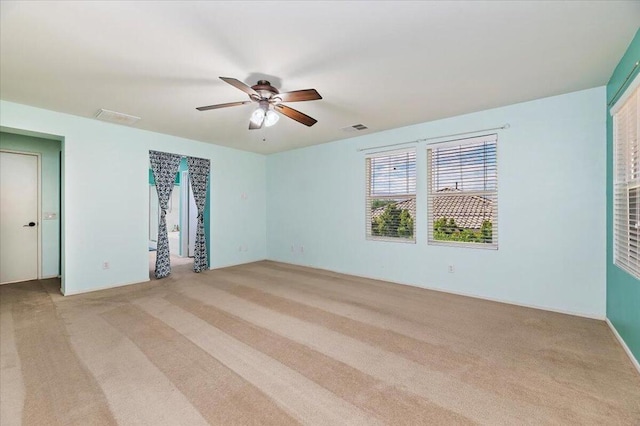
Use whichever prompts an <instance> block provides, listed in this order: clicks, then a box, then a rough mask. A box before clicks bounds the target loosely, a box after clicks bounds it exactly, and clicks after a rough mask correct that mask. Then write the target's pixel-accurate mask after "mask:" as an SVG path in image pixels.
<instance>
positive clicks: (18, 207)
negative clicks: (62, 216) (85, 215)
mask: <svg viewBox="0 0 640 426" xmlns="http://www.w3.org/2000/svg"><path fill="white" fill-rule="evenodd" d="M36 279H38V157H37V156H35V155H29V154H17V153H11V152H0V284H6V283H11V282H17V281H28V280H36Z"/></svg>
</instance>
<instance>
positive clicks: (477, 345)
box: [0, 261, 640, 426]
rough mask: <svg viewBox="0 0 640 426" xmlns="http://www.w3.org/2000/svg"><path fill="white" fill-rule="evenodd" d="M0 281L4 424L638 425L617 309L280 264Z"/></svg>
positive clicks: (634, 378) (638, 387) (636, 382)
mask: <svg viewBox="0 0 640 426" xmlns="http://www.w3.org/2000/svg"><path fill="white" fill-rule="evenodd" d="M189 268H190V265H181V266H176V267H174V272H173V274H172V275H171V276H170V277H169V278H166V279H163V280H157V281H152V282H149V283H144V284H137V285H133V286H128V287H124V288H119V289H112V290H105V291H101V292H96V293H90V294H85V295H80V296H72V297H67V298H64V297H62V296H60V295H59V294H58V287H59V282H57V281H56V280H48V281H34V282H28V283H22V284H10V285H5V286H1V287H0V313H1V317H0V338H1V345H0V348H1V354H0V356H1V361H2V364H1V368H2V370H1V373H2V374H1V376H0V401H1V402H0V405H1V406H0V413H1V418H0V423H1V424H2V425H3V426H9V425H17V424H25V425H102V424H123V425H127V424H129V425H142V424H147V425H204V424H220V425H234V424H236V425H249V424H268V425H269V424H270V425H287V424H313V425H343V424H344V425H347V424H357V425H365V424H366V425H375V424H393V425H402V424H405V425H417V424H487V425H500V424H505V425H520V424H594V425H595V424H598V425H600V424H609V425H614V424H620V425H638V424H640V375H639V374H638V373H637V372H636V371H635V369H634V368H633V367H632V365H631V363H630V361H629V359H628V358H627V357H626V355H625V354H624V352H623V350H622V348H621V347H620V346H619V345H618V343H617V342H616V341H615V338H614V337H613V335H612V334H611V332H610V331H609V330H608V328H607V326H606V325H605V324H604V323H603V322H602V321H595V320H588V319H583V318H577V317H572V316H568V315H561V314H555V313H550V312H544V311H538V310H534V309H527V308H521V307H516V306H511V305H504V304H499V303H494V302H488V301H482V300H477V299H471V298H466V297H461V296H454V295H449V294H445V293H439V292H434V291H427V290H422V289H417V288H412V287H406V286H401V285H394V284H389V283H385V282H381V281H374V280H367V279H362V278H355V277H351V276H346V275H340V274H335V273H331V272H326V271H320V270H314V269H309V268H302V267H295V266H290V265H284V264H279V263H275V262H266V261H265V262H258V263H253V264H249V265H242V266H237V267H233V268H226V269H221V270H215V271H208V272H205V273H201V274H195V273H193V272H191V271H190V269H189Z"/></svg>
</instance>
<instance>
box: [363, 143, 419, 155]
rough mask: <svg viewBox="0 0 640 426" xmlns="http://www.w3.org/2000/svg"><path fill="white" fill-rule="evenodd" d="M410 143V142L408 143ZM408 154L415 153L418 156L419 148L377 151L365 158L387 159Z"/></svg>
mask: <svg viewBox="0 0 640 426" xmlns="http://www.w3.org/2000/svg"><path fill="white" fill-rule="evenodd" d="M407 143H409V142H407ZM406 152H415V153H416V155H417V154H418V150H417V147H415V146H412V147H407V148H400V149H389V150H386V151H376V152H370V153H368V154H365V156H364V157H365V158H378V157H387V156H390V155H397V154H404V153H406Z"/></svg>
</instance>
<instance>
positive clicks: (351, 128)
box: [340, 124, 368, 133]
mask: <svg viewBox="0 0 640 426" xmlns="http://www.w3.org/2000/svg"><path fill="white" fill-rule="evenodd" d="M366 129H368V127H367V126H365V125H364V124H354V125H353V126H347V127H343V128H342V129H340V130H342V131H343V132H347V133H351V132H357V131H361V130H366Z"/></svg>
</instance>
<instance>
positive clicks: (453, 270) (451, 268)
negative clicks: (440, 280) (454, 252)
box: [449, 265, 455, 274]
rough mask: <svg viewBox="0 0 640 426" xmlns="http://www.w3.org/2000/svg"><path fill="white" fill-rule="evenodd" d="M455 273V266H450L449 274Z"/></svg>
mask: <svg viewBox="0 0 640 426" xmlns="http://www.w3.org/2000/svg"><path fill="white" fill-rule="evenodd" d="M454 272H455V268H454V266H453V265H449V273H450V274H453V273H454Z"/></svg>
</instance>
